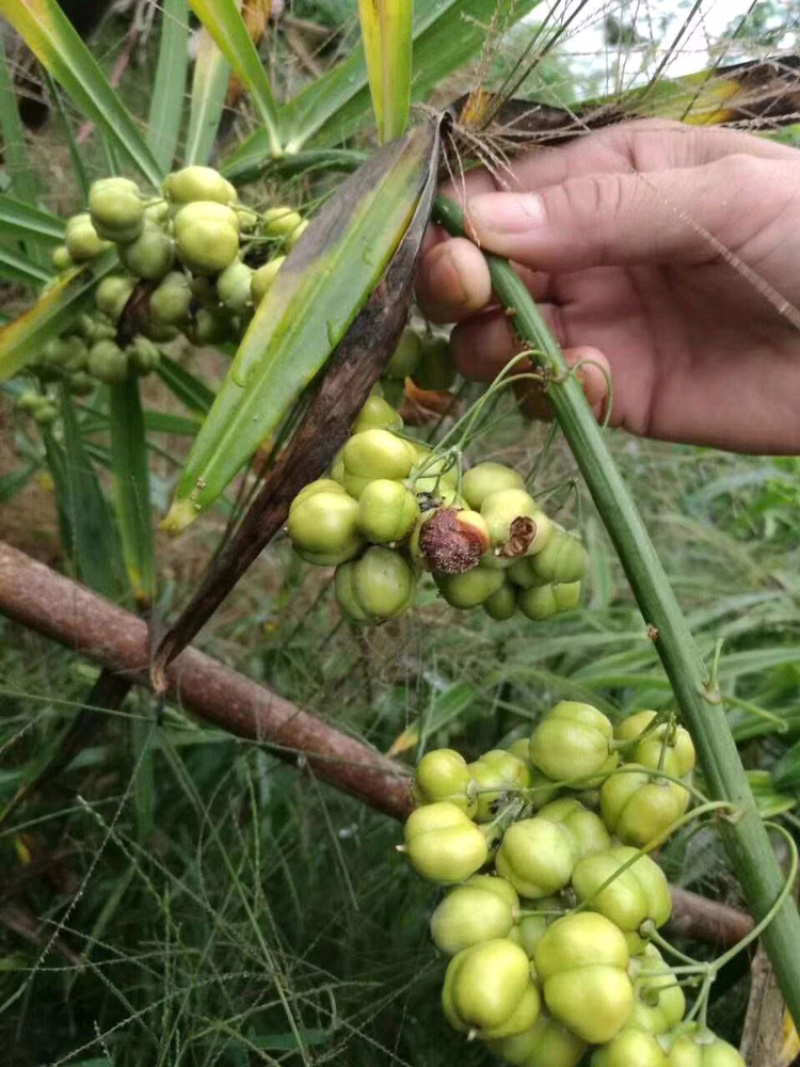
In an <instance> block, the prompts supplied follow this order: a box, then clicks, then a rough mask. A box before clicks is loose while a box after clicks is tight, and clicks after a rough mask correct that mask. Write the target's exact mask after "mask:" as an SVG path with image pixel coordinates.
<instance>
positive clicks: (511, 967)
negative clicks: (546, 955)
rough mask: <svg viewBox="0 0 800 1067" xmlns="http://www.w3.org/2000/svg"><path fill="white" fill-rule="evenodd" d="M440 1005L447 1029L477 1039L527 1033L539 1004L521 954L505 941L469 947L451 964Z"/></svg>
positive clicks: (527, 967)
mask: <svg viewBox="0 0 800 1067" xmlns="http://www.w3.org/2000/svg"><path fill="white" fill-rule="evenodd" d="M442 1006H443V1008H444V1013H445V1017H446V1018H447V1021H448V1022H449V1023H450V1025H451V1026H452V1027H454V1028H455V1029H456V1030H461V1031H464V1032H467V1031H474V1032H475V1033H477V1034H478V1035H480V1036H481V1037H503V1036H506V1035H508V1034H514V1033H522V1032H523V1031H525V1030H528V1029H530V1027H531V1026H533V1024H534V1023H535V1022H536V1020H537V1019H538V1017H539V1012H540V1010H541V1004H540V1000H539V995H538V991H537V989H536V986H535V985H534V984H533V983H532V982H531V978H530V964H529V961H528V957H527V956H526V955H525V953H524V952H523V951H522V949H521V948H520V947H519V946H518V945H515V944H513V943H512V942H511V941H508V940H507V939H506V938H495V939H493V940H491V941H483V942H481V943H479V944H477V945H472V946H471V947H470V948H466V949H464V950H463V951H461V952H459V953H458V955H457V956H454V957H453V959H452V960H451V961H450V963H449V965H448V968H447V971H446V973H445V978H444V987H443V989H442Z"/></svg>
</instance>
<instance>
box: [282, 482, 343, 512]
mask: <svg viewBox="0 0 800 1067" xmlns="http://www.w3.org/2000/svg"><path fill="white" fill-rule="evenodd" d="M315 493H344V489H343V488H342V486H341V485H339V483H338V482H335V481H334V480H333V479H332V478H317V480H316V481H314V482H309V483H308V485H304V486H303V488H302V489H301V490H300V492H299V493H298V494H297V496H296V497H295V498H294V500H293V501H292V502H291V504H290V505H289V514H290V515H291V513H292V511H293V510H294V509H295V508H296V507H297V505H298V504H299V503H300V501H301V500H304V499H305V497H307V496H314V494H315Z"/></svg>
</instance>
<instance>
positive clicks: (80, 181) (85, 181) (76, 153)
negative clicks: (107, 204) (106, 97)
mask: <svg viewBox="0 0 800 1067" xmlns="http://www.w3.org/2000/svg"><path fill="white" fill-rule="evenodd" d="M44 75H45V78H46V79H47V88H48V90H49V91H50V99H51V100H52V101H53V104H54V106H55V109H56V114H57V115H58V121H59V124H60V126H61V129H62V130H63V133H64V140H65V141H66V142H67V148H68V149H69V158H70V162H71V163H72V169H73V171H74V173H75V182H76V184H77V186H78V189H79V190H80V194H81V200H82V202H83V203H84V204H85V203H86V201H87V200H88V199H89V185H90V183H89V176H88V175H87V173H86V166H85V165H84V162H83V158H82V156H81V153H80V149H79V148H78V142H77V141H76V139H75V134H74V133H73V132H72V125H71V123H70V121H69V117H68V115H67V111H66V108H65V107H64V100H63V98H62V94H61V90H60V89H59V87H58V86H57V85H56V83H55V81H54V79H53V78H51V76H50V74H49V73H48V72H47V71H45V72H44Z"/></svg>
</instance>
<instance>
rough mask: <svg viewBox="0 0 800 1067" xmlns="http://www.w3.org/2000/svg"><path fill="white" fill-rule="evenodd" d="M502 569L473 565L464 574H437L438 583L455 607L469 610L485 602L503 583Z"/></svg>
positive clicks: (449, 602)
mask: <svg viewBox="0 0 800 1067" xmlns="http://www.w3.org/2000/svg"><path fill="white" fill-rule="evenodd" d="M503 581H504V579H503V574H502V572H501V571H495V570H489V569H487V568H486V567H483V566H478V567H473V568H472V570H469V571H464V573H463V574H437V575H436V584H437V585H438V587H439V591H440V592H441V594H442V596H443V597H444V599H445V600H446V601H447V603H448V604H449V605H450V606H451V607H454V608H460V609H462V610H467V609H469V608H475V607H477V606H478V605H479V604H483V603H485V601H487V600H488V599H489V597H490V596H492V595H493V594H494V593H496V592H497V591H498V589H500V588H501V587H502V585H503Z"/></svg>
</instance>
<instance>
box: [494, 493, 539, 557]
mask: <svg viewBox="0 0 800 1067" xmlns="http://www.w3.org/2000/svg"><path fill="white" fill-rule="evenodd" d="M480 512H481V515H483V517H484V519H485V520H486V524H487V526H488V527H489V537H490V538H491V542H492V544H493V545H504V544H506V543H507V542H508V540H509V539H510V537H511V524H512V522H514V520H515V519H519V518H533V516H535V515H536V514H537V512H538V508H537V507H536V501H535V500H534V499H533V497H532V496H531V495H530V493H526V492H525V490H524V489H497V490H495V492H493V493H487V494H486V495H485V496H484V498H483V501H482V502H481V507H480Z"/></svg>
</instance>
